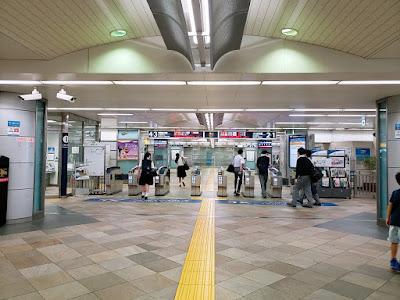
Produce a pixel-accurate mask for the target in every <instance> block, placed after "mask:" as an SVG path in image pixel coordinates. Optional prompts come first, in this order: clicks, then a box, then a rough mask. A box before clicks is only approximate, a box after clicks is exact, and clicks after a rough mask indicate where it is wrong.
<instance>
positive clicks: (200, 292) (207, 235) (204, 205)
mask: <svg viewBox="0 0 400 300" xmlns="http://www.w3.org/2000/svg"><path fill="white" fill-rule="evenodd" d="M210 177H211V176H210ZM213 183H214V182H212V184H213ZM208 185H209V182H207V186H208ZM210 185H211V183H210ZM214 215H215V200H214V199H207V198H202V202H201V206H200V211H199V216H198V217H197V220H196V225H195V227H194V230H193V235H192V240H191V241H190V245H189V250H188V252H187V255H186V260H185V264H184V265H183V270H182V275H181V278H180V280H179V285H178V289H177V291H176V295H175V300H187V299H207V300H208V299H211V300H214V299H215V218H214Z"/></svg>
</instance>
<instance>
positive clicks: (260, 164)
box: [257, 150, 269, 198]
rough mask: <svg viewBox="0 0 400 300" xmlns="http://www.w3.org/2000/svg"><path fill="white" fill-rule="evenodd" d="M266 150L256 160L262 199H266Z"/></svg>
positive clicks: (267, 163)
mask: <svg viewBox="0 0 400 300" xmlns="http://www.w3.org/2000/svg"><path fill="white" fill-rule="evenodd" d="M267 153H268V152H267V150H263V151H262V152H261V156H260V157H259V158H257V168H258V178H259V179H260V184H261V194H262V196H263V198H267V181H268V167H269V157H268V155H267Z"/></svg>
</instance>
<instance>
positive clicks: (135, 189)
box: [128, 166, 142, 196]
mask: <svg viewBox="0 0 400 300" xmlns="http://www.w3.org/2000/svg"><path fill="white" fill-rule="evenodd" d="M138 169H139V166H136V167H134V168H132V169H131V170H130V171H129V172H128V195H129V196H137V195H139V194H140V193H141V191H142V190H141V187H140V185H139V180H138Z"/></svg>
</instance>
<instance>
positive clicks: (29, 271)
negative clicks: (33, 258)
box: [19, 263, 62, 278]
mask: <svg viewBox="0 0 400 300" xmlns="http://www.w3.org/2000/svg"><path fill="white" fill-rule="evenodd" d="M19 271H20V272H21V274H22V275H24V276H25V278H32V277H37V276H44V275H49V274H53V273H56V272H61V271H62V270H61V268H60V267H59V266H57V265H56V264H53V263H50V264H45V265H39V266H34V267H29V268H26V269H21V270H19Z"/></svg>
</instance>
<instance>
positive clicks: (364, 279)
mask: <svg viewBox="0 0 400 300" xmlns="http://www.w3.org/2000/svg"><path fill="white" fill-rule="evenodd" d="M340 280H345V281H347V282H351V283H354V284H358V285H361V286H363V287H366V288H370V289H374V290H377V289H379V288H380V287H381V286H382V285H384V284H385V283H386V281H387V280H383V279H379V278H376V277H371V276H368V275H365V274H361V273H357V272H350V273H348V274H346V275H344V276H343V277H341V278H340Z"/></svg>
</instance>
